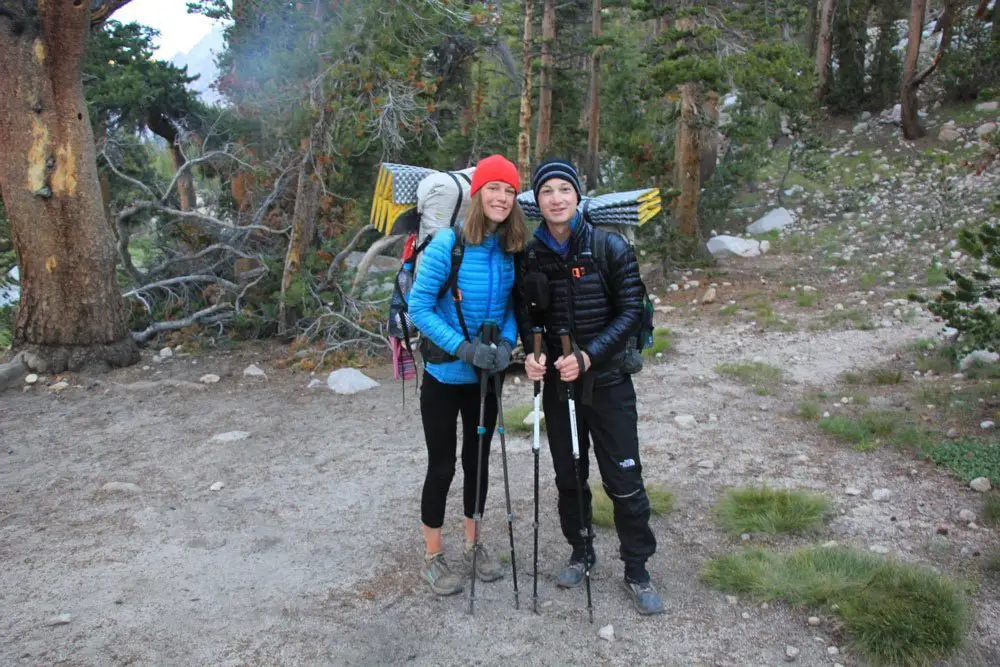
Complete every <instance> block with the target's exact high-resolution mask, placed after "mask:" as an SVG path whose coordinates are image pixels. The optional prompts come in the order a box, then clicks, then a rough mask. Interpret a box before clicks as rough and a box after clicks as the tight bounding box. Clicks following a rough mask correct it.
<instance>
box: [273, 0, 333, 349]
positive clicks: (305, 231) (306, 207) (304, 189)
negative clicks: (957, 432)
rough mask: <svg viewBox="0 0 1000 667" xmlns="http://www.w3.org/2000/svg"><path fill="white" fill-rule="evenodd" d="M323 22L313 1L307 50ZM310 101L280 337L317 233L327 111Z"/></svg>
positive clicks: (289, 323)
mask: <svg viewBox="0 0 1000 667" xmlns="http://www.w3.org/2000/svg"><path fill="white" fill-rule="evenodd" d="M323 19H324V13H323V2H322V0H315V4H314V5H313V21H314V22H315V24H316V25H315V26H314V28H313V31H312V33H310V35H309V38H308V43H309V45H310V48H313V49H315V48H316V45H317V44H318V40H319V35H320V32H321V30H322V25H323ZM311 94H312V99H310V100H309V102H310V104H311V106H312V108H313V110H315V111H316V112H318V115H319V118H318V120H317V121H316V123H315V124H314V125H313V128H312V132H311V133H310V135H309V145H308V147H307V148H306V152H305V154H304V155H303V156H302V165H301V166H300V167H299V181H298V187H297V190H296V192H295V208H294V209H293V210H292V236H291V238H290V239H289V240H288V251H287V252H286V253H285V270H284V272H283V273H282V274H281V296H280V298H279V301H278V331H279V333H281V334H285V333H287V332H288V329H289V327H290V326H292V324H294V322H293V320H294V319H295V313H296V311H295V310H294V309H291V310H290V309H289V308H288V301H287V298H288V288H289V287H291V286H292V281H293V280H295V277H296V276H297V275H298V274H299V272H300V271H301V270H302V260H303V258H304V257H305V255H306V252H308V250H309V245H310V244H311V243H312V240H313V236H314V234H315V231H316V215H317V213H318V212H319V200H320V196H321V195H322V194H323V165H322V163H321V162H320V161H319V160H317V159H316V158H317V152H318V151H319V149H320V146H322V145H323V139H324V137H325V136H326V130H327V121H326V112H325V111H324V109H323V108H322V105H323V101H322V99H317V98H318V97H320V91H315V90H314V91H312V92H311Z"/></svg>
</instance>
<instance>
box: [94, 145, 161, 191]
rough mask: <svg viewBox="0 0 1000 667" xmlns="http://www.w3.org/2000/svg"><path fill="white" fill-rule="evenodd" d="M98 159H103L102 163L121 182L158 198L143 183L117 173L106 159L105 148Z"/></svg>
mask: <svg viewBox="0 0 1000 667" xmlns="http://www.w3.org/2000/svg"><path fill="white" fill-rule="evenodd" d="M100 157H102V158H104V161H105V162H106V163H107V165H108V169H110V170H111V173H113V174H114V175H115V176H117V177H118V178H120V179H122V180H123V181H125V182H126V183H128V184H130V185H133V186H135V187H137V188H139V189H140V190H142V191H144V192H146V193H147V194H148V195H149V196H150V197H159V196H160V195H158V194H157V193H155V192H153V189H152V188H150V187H149V186H148V185H146V184H145V183H143V182H142V181H140V180H138V179H135V178H132V177H131V176H128V175H126V174H123V173H122V172H120V171H118V168H117V167H116V166H115V163H114V162H113V161H112V160H111V158H110V157H108V152H107V149H106V148H105V149H102V150H101V155H100Z"/></svg>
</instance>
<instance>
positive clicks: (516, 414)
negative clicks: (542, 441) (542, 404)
mask: <svg viewBox="0 0 1000 667" xmlns="http://www.w3.org/2000/svg"><path fill="white" fill-rule="evenodd" d="M534 409H535V405H534V404H533V403H526V404H524V405H512V406H508V405H505V406H504V410H503V424H504V428H505V429H507V432H508V433H529V434H534V432H535V426H534V424H525V423H524V420H525V418H526V417H527V416H528V415H529V414H531V411H532V410H534ZM541 431H542V433H544V432H545V413H544V412H543V413H542V424H541Z"/></svg>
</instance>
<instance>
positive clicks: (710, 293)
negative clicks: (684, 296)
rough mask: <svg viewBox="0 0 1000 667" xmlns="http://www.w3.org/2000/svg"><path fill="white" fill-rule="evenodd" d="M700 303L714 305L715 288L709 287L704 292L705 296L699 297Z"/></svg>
mask: <svg viewBox="0 0 1000 667" xmlns="http://www.w3.org/2000/svg"><path fill="white" fill-rule="evenodd" d="M701 302H702V303H704V304H709V303H715V288H714V287H709V288H708V289H707V290H705V295H704V296H702V297H701Z"/></svg>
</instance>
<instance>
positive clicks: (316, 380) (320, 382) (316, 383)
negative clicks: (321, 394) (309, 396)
mask: <svg viewBox="0 0 1000 667" xmlns="http://www.w3.org/2000/svg"><path fill="white" fill-rule="evenodd" d="M323 386H326V382H324V381H323V380H320V379H319V378H313V379H312V380H309V386H308V387H306V389H315V388H316V387H323Z"/></svg>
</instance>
